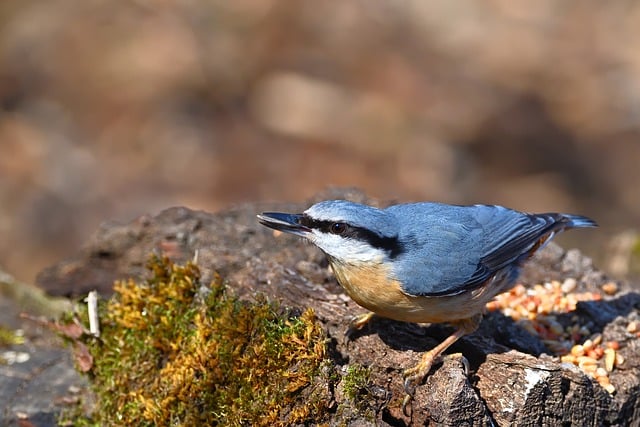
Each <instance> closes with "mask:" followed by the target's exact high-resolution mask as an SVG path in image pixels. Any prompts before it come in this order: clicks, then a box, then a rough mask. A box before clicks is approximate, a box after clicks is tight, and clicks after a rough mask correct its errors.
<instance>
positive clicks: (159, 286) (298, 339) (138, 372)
mask: <svg viewBox="0 0 640 427" xmlns="http://www.w3.org/2000/svg"><path fill="white" fill-rule="evenodd" d="M148 268H149V270H150V272H151V277H150V278H149V279H148V280H146V281H145V282H143V283H137V282H135V281H133V280H129V281H124V282H117V283H116V284H115V287H114V289H115V296H114V297H113V298H112V299H111V300H110V301H108V302H107V303H103V304H101V306H100V322H101V335H100V338H99V339H98V338H94V337H89V336H87V337H86V338H83V340H84V342H85V344H87V347H88V349H89V352H90V354H91V356H92V357H93V364H92V366H91V368H90V370H89V372H88V373H89V376H90V379H91V383H92V388H93V391H94V392H95V395H96V401H97V405H96V408H95V410H94V411H93V413H92V415H91V419H85V420H84V423H85V424H96V425H137V426H151V425H154V426H168V425H185V426H187V425H188V426H192V425H257V426H260V425H263V426H267V425H268V426H271V425H289V424H294V423H300V422H305V421H315V422H318V421H321V420H322V419H323V417H324V416H325V415H326V411H327V408H328V405H329V402H328V399H326V400H325V399H323V396H325V394H323V393H316V392H315V391H316V390H313V389H314V387H316V385H317V384H318V383H317V382H316V381H315V378H316V376H317V375H318V374H319V372H320V367H321V366H322V363H323V361H324V360H325V335H324V333H323V330H322V328H321V326H320V324H319V323H318V321H317V320H316V318H315V316H314V313H313V311H312V310H310V309H309V310H307V311H305V312H304V313H302V314H301V315H299V316H293V315H291V313H290V312H288V311H286V310H281V309H280V308H279V307H278V306H276V305H275V304H273V303H270V302H268V301H266V300H265V299H264V298H261V297H258V298H257V302H254V303H247V302H243V301H240V300H238V299H237V298H235V297H233V296H230V295H229V294H228V293H227V292H226V290H225V286H224V283H223V281H222V279H221V278H220V277H216V278H215V279H214V280H213V282H212V283H211V285H210V286H209V287H202V286H201V285H200V273H199V270H198V268H197V266H195V265H194V264H192V263H188V264H186V265H184V266H179V265H176V264H173V263H171V262H170V261H169V260H168V259H166V258H160V257H153V258H152V259H151V261H150V262H149V265H148ZM313 396H316V397H313ZM75 422H76V424H79V422H80V420H77V419H76V420H75Z"/></svg>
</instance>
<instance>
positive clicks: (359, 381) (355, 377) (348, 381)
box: [342, 364, 371, 401]
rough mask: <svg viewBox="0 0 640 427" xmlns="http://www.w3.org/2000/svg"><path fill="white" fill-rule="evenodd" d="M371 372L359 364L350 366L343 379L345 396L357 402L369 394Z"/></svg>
mask: <svg viewBox="0 0 640 427" xmlns="http://www.w3.org/2000/svg"><path fill="white" fill-rule="evenodd" d="M370 378H371V370H370V369H369V368H366V367H364V366H362V365H359V364H352V365H349V367H348V368H347V373H346V375H345V376H344V377H343V378H342V388H343V390H344V394H345V396H347V397H348V398H349V399H351V400H353V401H357V400H358V399H359V398H360V397H361V396H362V395H363V394H367V387H368V385H369V379H370Z"/></svg>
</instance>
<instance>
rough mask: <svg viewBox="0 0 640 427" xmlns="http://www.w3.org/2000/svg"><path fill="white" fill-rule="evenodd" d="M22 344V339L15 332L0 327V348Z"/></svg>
mask: <svg viewBox="0 0 640 427" xmlns="http://www.w3.org/2000/svg"><path fill="white" fill-rule="evenodd" d="M22 343H24V337H23V336H22V335H20V334H17V333H16V331H12V330H11V329H8V328H5V327H4V326H2V325H0V347H5V346H9V345H14V344H22Z"/></svg>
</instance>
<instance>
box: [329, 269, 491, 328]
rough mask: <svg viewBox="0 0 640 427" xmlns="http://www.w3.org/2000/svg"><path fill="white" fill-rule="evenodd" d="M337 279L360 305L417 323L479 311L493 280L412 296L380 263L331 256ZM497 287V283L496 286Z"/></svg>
mask: <svg viewBox="0 0 640 427" xmlns="http://www.w3.org/2000/svg"><path fill="white" fill-rule="evenodd" d="M330 264H331V268H332V269H333V272H334V274H335V276H336V279H337V280H338V283H340V285H341V286H342V287H343V288H344V289H345V291H346V292H347V294H349V296H350V297H351V298H352V299H353V300H354V301H355V302H356V303H358V304H359V305H361V306H362V307H364V308H366V309H368V310H371V311H373V312H374V313H376V314H378V315H380V316H382V317H387V318H389V319H394V320H400V321H404V322H416V323H442V322H452V321H456V320H460V319H466V318H469V317H471V316H473V315H475V314H477V313H481V312H482V311H483V310H484V307H485V305H486V303H487V302H489V301H490V300H491V299H492V298H493V297H494V296H495V293H493V292H491V290H490V288H494V286H491V285H492V283H491V282H492V281H489V282H488V283H487V284H485V285H483V286H481V287H479V288H477V289H474V290H472V291H470V292H463V293H462V294H459V295H453V296H440V297H438V296H436V297H426V296H412V295H407V294H406V293H404V292H403V291H402V288H401V285H400V282H399V281H398V280H397V279H395V278H393V277H392V275H391V272H390V269H389V268H388V267H387V266H385V265H384V264H382V263H373V264H354V263H342V262H340V261H337V260H335V259H332V260H330ZM495 288H499V286H495Z"/></svg>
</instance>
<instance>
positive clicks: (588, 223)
mask: <svg viewBox="0 0 640 427" xmlns="http://www.w3.org/2000/svg"><path fill="white" fill-rule="evenodd" d="M562 216H563V217H564V218H563V220H564V221H563V222H565V224H566V226H565V227H566V228H582V227H597V226H598V224H597V223H596V222H595V221H594V220H592V219H591V218H587V217H586V216H581V215H569V214H563V215H562Z"/></svg>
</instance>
